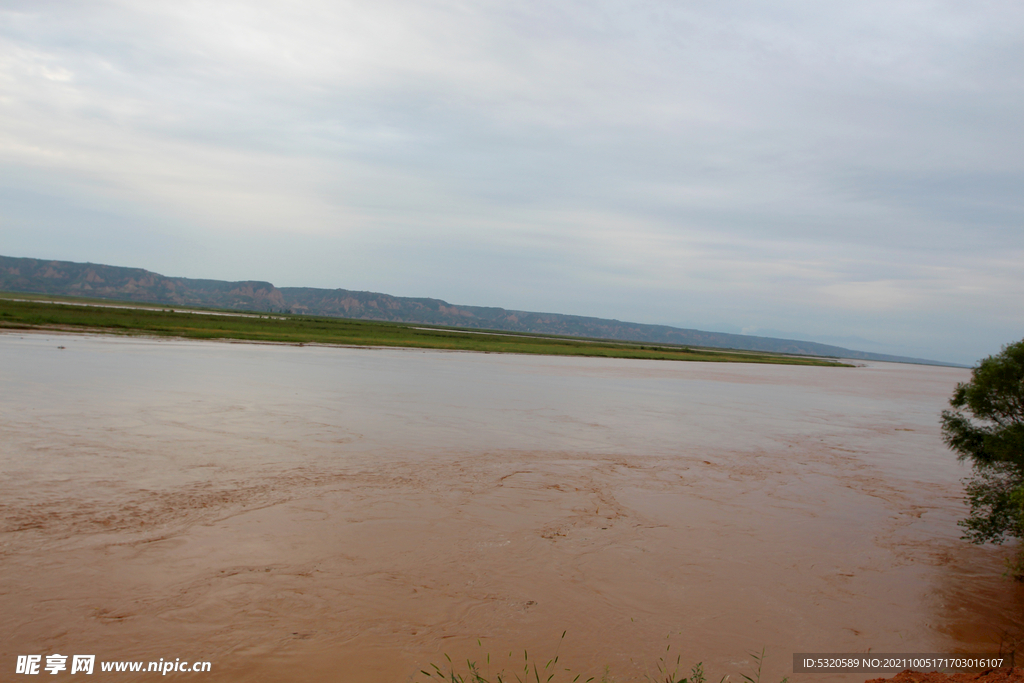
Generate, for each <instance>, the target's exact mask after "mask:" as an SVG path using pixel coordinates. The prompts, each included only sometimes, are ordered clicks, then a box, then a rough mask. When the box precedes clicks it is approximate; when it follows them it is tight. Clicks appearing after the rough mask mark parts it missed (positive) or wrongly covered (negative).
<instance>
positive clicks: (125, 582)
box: [0, 332, 1024, 683]
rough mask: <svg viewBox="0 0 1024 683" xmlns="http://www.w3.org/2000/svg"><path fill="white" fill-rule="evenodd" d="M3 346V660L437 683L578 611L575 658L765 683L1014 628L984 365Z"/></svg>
mask: <svg viewBox="0 0 1024 683" xmlns="http://www.w3.org/2000/svg"><path fill="white" fill-rule="evenodd" d="M60 347H63V348H60ZM0 359H2V368H3V370H2V372H0V432H2V434H3V440H2V442H0V470H2V479H0V520H2V525H3V526H2V527H0V563H2V567H3V571H2V572H0V636H2V637H0V650H2V653H0V660H2V661H3V662H5V664H4V666H7V665H8V664H11V663H12V662H13V661H14V659H15V657H16V656H17V655H21V654H41V655H48V654H52V653H61V654H95V655H96V656H97V659H98V660H146V661H150V660H156V659H159V658H164V659H174V658H182V659H189V660H192V661H195V660H205V661H210V662H212V666H213V670H212V672H211V673H208V674H196V675H197V676H201V677H202V678H203V680H209V681H243V680H244V681H321V680H344V681H355V682H359V681H407V680H423V677H422V676H421V675H419V674H417V672H418V671H419V670H420V669H423V668H427V666H428V664H429V663H430V662H436V663H439V664H440V663H442V662H443V661H444V654H445V653H448V654H450V655H451V656H452V658H453V659H455V660H456V661H458V660H460V659H462V660H464V659H465V658H466V657H472V658H474V659H478V660H482V659H483V658H484V656H485V654H486V653H488V652H489V653H490V654H491V660H492V670H497V669H499V668H501V666H502V665H503V664H504V663H505V661H506V658H507V655H508V653H509V651H514V652H513V661H512V664H511V665H510V666H508V667H506V668H515V667H518V665H519V662H520V661H521V660H522V651H523V650H524V649H527V650H529V651H530V653H531V656H533V657H534V658H535V659H536V660H537V661H540V662H541V665H543V663H544V662H546V661H547V659H548V658H549V657H550V656H551V655H552V654H553V650H554V648H555V647H556V645H557V644H558V640H559V636H561V634H562V632H563V631H566V630H567V631H568V635H567V636H566V639H565V641H564V643H563V644H562V645H561V650H560V660H559V661H560V664H563V665H565V666H568V667H571V668H572V669H573V671H574V672H581V673H583V674H584V675H583V678H584V679H585V678H586V677H588V676H591V675H596V676H598V677H600V676H601V674H602V672H603V670H604V667H605V665H608V666H609V667H610V669H611V673H612V675H613V676H614V678H615V680H617V681H620V682H621V681H625V680H635V679H642V677H643V675H644V673H645V671H650V672H651V673H653V672H654V665H655V662H656V661H657V659H658V657H660V656H662V655H664V654H665V648H666V646H669V645H670V646H671V650H670V658H671V659H673V660H674V658H675V655H676V654H680V655H681V656H682V660H683V662H684V664H693V663H696V662H698V661H703V662H704V666H705V669H706V670H707V671H708V672H709V680H710V679H713V680H718V678H720V677H721V676H722V675H725V674H730V675H731V676H732V679H733V680H737V679H738V678H739V674H741V673H750V672H751V670H752V667H753V663H752V660H751V658H750V657H749V655H748V654H747V653H748V652H750V651H751V650H756V651H760V650H761V648H762V647H764V648H765V650H766V653H767V661H766V666H765V672H764V675H763V678H762V680H765V681H771V682H772V683H775V682H776V681H778V680H779V679H780V678H781V677H782V676H784V675H790V676H791V680H796V681H803V680H806V681H812V680H813V681H833V680H836V681H840V680H841V681H855V680H857V681H859V680H863V679H864V678H865V676H864V675H862V674H861V675H857V674H842V675H828V674H797V675H795V676H793V675H791V657H792V654H793V653H794V652H867V651H873V652H894V653H895V652H907V653H913V652H917V653H922V652H976V653H981V652H996V651H998V649H999V647H1000V644H1001V642H1002V644H1003V645H1005V644H1006V643H1005V641H1006V639H1007V638H1010V637H1014V634H1017V635H1018V636H1019V632H1020V631H1019V630H1020V627H1021V623H1020V622H1021V615H1022V614H1024V589H1022V588H1021V586H1020V585H1018V584H1014V583H1011V582H1009V581H1006V580H1004V579H1002V578H1001V577H1000V572H1001V569H1002V567H1001V558H1002V557H1003V556H1004V555H1005V554H1006V553H1005V552H1000V551H999V550H997V549H991V548H979V547H974V546H970V545H968V544H966V543H965V542H963V541H960V540H959V538H958V537H959V529H958V528H957V527H956V520H957V519H959V518H960V517H962V516H963V514H964V508H963V504H962V500H961V498H962V494H961V488H960V484H959V480H960V478H961V477H963V476H965V475H966V474H967V468H966V467H964V466H962V465H960V464H958V463H957V462H956V460H955V457H954V456H953V455H952V454H951V453H950V452H949V451H948V450H947V449H946V448H945V447H944V445H943V444H942V442H941V439H940V435H939V425H938V415H939V412H940V411H941V410H942V408H943V407H945V405H946V401H947V400H948V398H949V395H950V393H951V392H952V390H953V387H954V386H955V385H956V383H957V382H958V381H964V380H966V379H967V378H968V376H969V371H967V370H962V369H956V368H942V367H926V366H911V365H899V364H886V363H868V364H865V365H863V366H862V367H857V368H828V367H799V366H778V365H753V364H721V363H665V362H658V361H648V360H626V359H607V358H579V357H547V356H526V355H498V354H472V353H449V352H443V351H434V350H410V349H404V350H403V349H351V348H321V347H311V346H305V347H299V346H288V345H280V346H278V345H255V344H242V343H226V342H199V341H184V340H151V339H150V340H147V339H133V338H123V337H105V336H78V335H48V334H38V333H36V334H20V333H16V332H8V333H6V334H0ZM478 639H480V640H481V643H482V645H481V646H480V647H478V645H477V640H478ZM11 665H12V666H13V664H11ZM108 676H109V677H110V678H116V679H117V680H143V679H146V680H149V679H151V678H152V676H153V674H148V675H147V674H141V675H138V676H137V677H136V678H134V679H133V677H132V675H131V674H127V673H120V674H108ZM102 678H103V677H102V675H100V676H99V679H101V680H102ZM556 680H560V679H557V678H556ZM565 680H570V679H569V678H567V679H565ZM581 680H582V679H581Z"/></svg>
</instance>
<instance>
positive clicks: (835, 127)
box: [0, 1, 1024, 362]
mask: <svg viewBox="0 0 1024 683" xmlns="http://www.w3.org/2000/svg"><path fill="white" fill-rule="evenodd" d="M1022 29H1024V9H1022V8H1021V7H1020V6H1019V5H1018V4H1017V3H1010V2H988V3H975V4H972V5H970V6H969V7H968V6H964V5H962V4H959V3H952V2H903V3H892V2H865V3H856V4H855V5H851V6H843V7H838V6H829V5H828V4H822V3H813V2H795V1H790V2H782V3H773V4H771V5H770V6H769V5H765V4H764V3H752V2H725V3H716V4H715V5H714V6H708V5H705V4H698V3H693V4H691V5H687V4H680V3H668V2H650V3H628V2H569V3H558V4H557V6H552V5H551V4H550V3H539V2H538V3H531V2H527V3H515V4H511V3H498V2H494V3H480V2H473V3H469V2H457V1H451V2H432V3H431V2H378V3H355V2H350V3H339V2H298V3H288V4H284V3H272V2H223V3H199V2H193V3H189V2H182V3H173V4H169V5H168V4H161V3H156V4H154V3H142V2H127V1H126V2H105V3H103V2H99V3H89V4H81V3H70V2H68V3H46V4H42V3H36V2H20V3H19V2H13V3H7V5H6V9H5V10H4V11H3V21H2V22H0V93H2V94H0V97H2V100H0V103H2V106H0V181H2V182H3V186H2V188H0V221H2V223H0V225H2V229H3V233H4V243H5V244H6V245H7V247H6V249H5V251H6V252H9V253H11V255H26V256H37V257H50V256H52V257H55V258H67V259H72V260H85V259H88V260H93V261H101V262H112V263H118V264H123V265H137V266H142V267H147V268H151V269H154V270H158V271H161V272H165V273H168V274H176V275H190V276H200V277H223V278H263V279H270V280H272V281H274V282H275V283H278V284H281V285H298V284H309V285H315V286H328V287H348V288H364V289H374V290H381V291H389V292H392V293H395V294H407V295H420V296H438V297H443V298H446V299H449V300H451V301H455V302H458V303H467V304H482V305H502V306H506V307H514V308H524V309H538V310H555V311H560V312H572V313H581V314H589V315H601V316H608V317H617V318H620V319H633V320H639V321H643V322H657V323H667V324H687V325H691V326H697V327H710V326H728V327H732V328H734V329H773V330H792V331H794V333H801V334H804V335H808V336H815V335H817V336H819V337H826V336H828V337H850V336H860V337H863V338H868V339H871V340H873V341H875V342H877V343H878V344H879V345H880V347H881V348H890V349H892V350H893V351H894V352H899V353H907V352H908V349H909V350H911V351H912V352H913V353H915V354H916V355H923V356H930V357H938V358H944V359H948V360H957V361H963V362H972V361H973V360H975V359H976V358H978V357H980V356H982V355H986V354H988V353H992V352H994V351H996V350H998V348H999V346H1000V344H1003V343H1006V342H1009V341H1013V340H1015V339H1019V338H1020V337H1022V336H1024V303H1022V302H1024V291H1022V289H1024V284H1022V283H1024V266H1022V265H1021V264H1024V230H1022V229H1021V228H1022V225H1021V223H1022V212H1024V203H1022V200H1021V197H1022V196H1024V193H1022V192H1021V188H1022V180H1024V162H1022V159H1024V154H1022V153H1024V133H1022V131H1021V129H1020V125H1019V120H1020V116H1021V113H1022V104H1024V69H1022V66H1024V41H1022V40H1021V38H1020V36H1022V35H1024V30H1022ZM886 345H888V346H886Z"/></svg>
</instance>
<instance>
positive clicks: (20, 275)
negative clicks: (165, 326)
mask: <svg viewBox="0 0 1024 683" xmlns="http://www.w3.org/2000/svg"><path fill="white" fill-rule="evenodd" d="M0 290H4V291H14V292H35V293H40V294H58V295H60V294H62V295H67V296H85V297H97V298H103V299H119V300H124V301H146V302H152V303H160V304H176V305H194V306H213V307H219V308H238V309H251V310H283V309H285V308H286V307H287V304H286V302H285V300H284V296H283V295H282V294H281V291H280V290H279V289H277V288H276V287H274V285H272V284H271V283H269V282H259V281H245V282H225V281H221V280H193V279H190V278H174V277H166V276H164V275H160V274H159V273H152V272H150V271H148V270H143V269H141V268H121V267H118V266H106V265H102V264H95V263H74V262H71V261H41V260H38V259H29V258H10V257H6V256H0Z"/></svg>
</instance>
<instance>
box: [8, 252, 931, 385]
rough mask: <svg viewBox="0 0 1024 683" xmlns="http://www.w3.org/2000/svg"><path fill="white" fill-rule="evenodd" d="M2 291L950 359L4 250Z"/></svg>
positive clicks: (667, 341)
mask: <svg viewBox="0 0 1024 683" xmlns="http://www.w3.org/2000/svg"><path fill="white" fill-rule="evenodd" d="M0 291H8V292H32V293H35V294H53V295H64V296H83V297H94V298H101V299H116V300H120V301H137V302H148V303H157V304H173V305H176V306H206V307H212V308H226V309H236V310H246V311H281V312H291V313H300V314H306V315H319V316H330V317H341V318H356V319H362V320H387V321H393V322H405V323H423V324H429V325H444V326H450V327H467V328H478V329H490V330H505V331H509V332H531V333H534V334H557V335H567V336H573V337H591V338H597V339H615V340H620V341H637V342H653V343H658V344H681V345H686V346H705V347H714V348H729V349H740V350H744V351H770V352H774V353H790V354H798V355H808V356H834V357H842V358H854V359H861V360H881V361H896V362H905V363H923V364H929V365H947V363H940V362H938V361H930V360H924V359H920V358H908V357H904V356H890V355H886V354H880V353H869V352H865V351H855V350H852V349H845V348H842V347H840V346H831V345H829V344H819V343H817V342H808V341H797V340H794V339H776V338H774V337H755V336H750V335H743V334H727V333H724V332H703V331H701V330H689V329H682V328H678V327H669V326H667V325H646V324H642V323H630V322H622V321H620V320H610V319H605V318H590V317H583V316H578V315H564V314H560V313H534V312H530V311H514V310H507V309H504V308H492V307H484V306H459V305H456V304H450V303H448V302H447V301H442V300H440V299H427V298H410V297H396V296H391V295H390V294H380V293H377V292H356V291H350V290H347V289H317V288H313V287H281V288H277V287H275V286H274V285H273V284H271V283H269V282H262V281H257V280H246V281H242V282H226V281H224V280H197V279H192V278H183V277H167V276H164V275H160V274H158V273H153V272H150V271H148V270H143V269H141V268H124V267H121V266H107V265H102V264H95V263H74V262H71V261H43V260H39V259H31V258H14V257H10V256H0Z"/></svg>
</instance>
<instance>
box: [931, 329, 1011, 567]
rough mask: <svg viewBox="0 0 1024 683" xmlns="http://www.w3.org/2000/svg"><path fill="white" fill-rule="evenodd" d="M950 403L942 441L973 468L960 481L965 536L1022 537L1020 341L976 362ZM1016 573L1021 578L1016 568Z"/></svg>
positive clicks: (978, 538)
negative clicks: (964, 497) (965, 513)
mask: <svg viewBox="0 0 1024 683" xmlns="http://www.w3.org/2000/svg"><path fill="white" fill-rule="evenodd" d="M949 403H950V405H951V406H952V407H953V408H954V410H944V411H942V438H943V440H944V441H945V442H946V445H948V446H949V447H950V448H951V449H952V450H954V451H955V452H956V453H957V456H958V457H959V459H960V460H961V461H963V460H970V462H971V464H972V465H973V475H972V476H971V477H970V478H968V479H966V480H965V482H964V483H965V487H966V493H967V501H968V502H969V503H970V506H971V512H970V515H969V516H968V517H967V518H966V519H964V520H961V521H960V522H959V524H960V526H961V527H963V529H964V530H965V533H964V538H966V539H968V540H970V541H972V542H974V543H986V542H991V543H996V544H1001V543H1003V542H1005V541H1006V540H1007V539H1012V538H1017V539H1022V538H1024V340H1021V341H1019V342H1017V343H1015V344H1010V345H1008V346H1005V347H1003V350H1002V351H1001V352H1000V353H997V354H996V355H994V356H989V357H988V358H985V359H984V360H982V361H981V362H980V363H978V365H977V367H975V368H974V369H973V370H972V372H971V381H970V382H961V383H960V384H958V385H957V387H956V391H954V392H953V397H952V398H950V400H949ZM1022 559H1024V555H1022ZM1015 573H1017V574H1018V578H1021V575H1020V571H1019V568H1018V570H1017V571H1016V572H1015Z"/></svg>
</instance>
